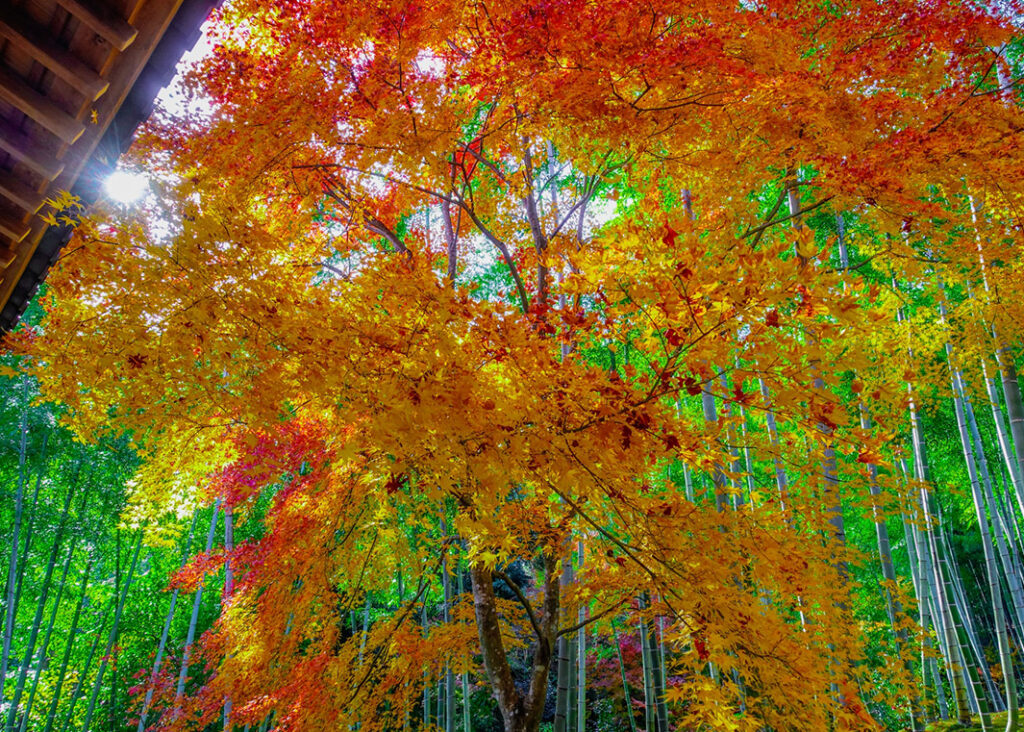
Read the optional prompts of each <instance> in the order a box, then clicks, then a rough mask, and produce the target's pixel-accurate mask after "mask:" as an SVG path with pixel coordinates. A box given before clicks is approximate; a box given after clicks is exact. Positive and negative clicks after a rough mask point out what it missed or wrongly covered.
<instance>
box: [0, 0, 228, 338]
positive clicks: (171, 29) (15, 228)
mask: <svg viewBox="0 0 1024 732" xmlns="http://www.w3.org/2000/svg"><path fill="white" fill-rule="evenodd" d="M217 2H218V0H0V330H7V329H10V328H12V327H13V326H14V325H15V323H16V322H17V320H18V318H20V316H21V313H22V312H23V311H24V308H25V306H26V305H27V304H28V302H29V300H30V299H31V297H32V295H33V294H34V293H35V291H36V289H37V288H38V286H39V282H40V281H41V280H42V278H43V277H45V274H46V271H47V270H48V269H49V266H50V264H52V262H53V260H54V259H55V258H56V256H57V254H58V253H59V251H60V248H61V246H63V244H64V243H65V242H66V241H67V237H68V236H69V234H70V231H69V230H68V228H67V227H66V226H53V227H51V226H47V224H45V223H44V222H43V221H42V219H41V217H40V214H41V213H43V212H44V201H45V200H46V198H47V197H48V196H49V195H52V194H53V193H56V192H57V191H62V190H71V191H72V192H74V193H75V194H76V195H78V196H79V197H80V198H81V199H83V200H84V201H85V202H86V203H89V202H91V201H93V200H95V197H96V195H97V193H98V191H99V186H100V185H101V183H102V180H103V178H104V177H105V176H106V175H107V174H108V173H109V172H110V170H111V169H112V168H113V167H114V166H115V165H116V162H117V158H118V156H119V155H120V154H121V152H123V151H124V150H125V149H127V147H128V145H129V144H130V143H131V136H132V134H133V133H134V130H135V128H136V127H137V126H138V124H139V123H141V122H142V121H143V120H144V119H145V118H146V117H147V116H148V115H149V112H150V110H151V109H152V104H153V100H154V98H155V97H156V94H157V93H158V92H159V90H160V89H161V88H162V87H163V86H165V85H166V84H167V83H168V81H170V79H171V77H172V75H173V73H174V68H175V65H176V64H177V62H178V60H179V59H180V58H181V55H182V54H183V53H184V52H185V51H187V50H188V49H189V48H191V47H192V46H193V45H194V43H195V41H196V40H197V39H198V37H199V28H200V25H201V24H202V22H203V21H204V20H205V19H206V17H207V15H208V14H209V12H210V10H211V9H212V8H213V7H214V6H215V5H216V4H217Z"/></svg>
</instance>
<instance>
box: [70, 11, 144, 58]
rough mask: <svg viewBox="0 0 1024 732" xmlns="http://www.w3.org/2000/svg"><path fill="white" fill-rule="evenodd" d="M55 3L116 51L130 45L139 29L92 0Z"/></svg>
mask: <svg viewBox="0 0 1024 732" xmlns="http://www.w3.org/2000/svg"><path fill="white" fill-rule="evenodd" d="M57 3H58V4H59V5H60V6H61V7H62V8H64V9H65V10H67V11H68V12H69V13H71V14H72V15H73V16H75V17H76V18H78V19H79V20H80V21H82V23H84V24H85V25H87V26H89V27H90V28H92V29H93V30H94V31H96V35H98V36H100V37H101V38H104V39H106V40H107V41H108V42H109V43H110V45H111V46H113V47H114V48H116V49H117V50H118V51H123V50H124V49H126V48H128V46H130V45H132V41H134V40H135V37H136V36H137V35H138V34H139V31H138V30H137V29H135V28H133V27H132V26H130V25H129V24H128V22H127V21H125V19H124V18H120V17H118V16H117V15H115V14H114V13H113V12H111V10H110V8H108V7H106V6H105V5H101V4H99V3H96V2H94V1H92V0H57Z"/></svg>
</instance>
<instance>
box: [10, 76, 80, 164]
mask: <svg viewBox="0 0 1024 732" xmlns="http://www.w3.org/2000/svg"><path fill="white" fill-rule="evenodd" d="M0 99H2V100H4V101H5V102H7V103H8V104H11V105H13V106H15V107H17V108H18V109H20V110H21V111H22V112H24V113H25V114H26V115H28V116H29V117H31V118H32V119H34V120H35V121H36V122H38V123H39V124H40V125H42V126H43V127H45V128H46V129H47V130H49V131H50V132H52V133H53V134H55V135H56V136H57V137H59V138H60V139H61V140H62V141H63V142H66V143H67V144H69V145H70V144H72V143H74V141H75V140H77V139H78V138H79V137H81V136H82V133H83V132H85V125H84V124H82V123H81V122H79V121H78V120H77V119H75V118H74V117H72V116H71V115H70V114H68V113H67V112H65V111H64V110H63V109H60V108H59V107H58V106H57V105H56V104H54V103H53V102H51V101H50V100H49V99H47V98H46V97H44V96H43V95H42V94H40V93H39V92H37V91H36V90H35V89H33V88H32V87H30V86H29V85H28V84H26V83H25V82H24V81H22V80H21V79H19V78H18V77H17V76H15V75H14V74H12V73H11V72H10V71H8V70H7V69H5V68H0Z"/></svg>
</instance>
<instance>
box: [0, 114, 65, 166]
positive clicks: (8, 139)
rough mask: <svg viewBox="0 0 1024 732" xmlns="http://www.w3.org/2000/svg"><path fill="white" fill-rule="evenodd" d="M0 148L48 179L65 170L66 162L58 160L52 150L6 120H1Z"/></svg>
mask: <svg viewBox="0 0 1024 732" xmlns="http://www.w3.org/2000/svg"><path fill="white" fill-rule="evenodd" d="M0 150H3V151H4V152H5V153H7V154H8V155H10V156H11V157H12V158H14V159H15V160H17V161H18V162H20V163H23V164H24V165H26V166H27V167H29V168H31V169H32V171H33V172H34V173H38V174H39V175H40V176H42V177H43V178H45V179H46V180H48V181H52V180H53V179H54V178H56V177H57V176H58V175H60V174H61V171H63V170H64V163H62V162H61V161H60V160H57V158H55V157H54V156H53V153H52V152H51V151H50V150H47V149H46V148H45V147H43V146H42V145H40V144H39V143H38V142H37V141H36V140H33V139H32V138H31V137H29V136H28V135H26V134H25V133H24V132H22V131H21V130H19V129H17V128H15V127H13V126H11V125H10V124H8V123H6V122H0Z"/></svg>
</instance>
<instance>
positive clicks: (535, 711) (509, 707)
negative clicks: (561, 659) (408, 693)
mask: <svg viewBox="0 0 1024 732" xmlns="http://www.w3.org/2000/svg"><path fill="white" fill-rule="evenodd" d="M557 570H558V559H557V558H555V557H554V555H552V554H549V553H545V554H544V594H543V609H542V611H541V612H540V613H538V614H535V620H536V622H537V626H538V627H537V642H536V643H535V644H534V650H533V658H532V667H531V670H530V683H529V687H528V690H527V692H526V695H525V696H524V695H522V694H520V692H519V691H518V689H516V685H515V682H514V680H513V678H512V668H511V666H510V665H509V661H508V656H507V654H506V652H505V644H504V641H503V640H502V638H501V625H500V620H499V618H498V610H497V603H496V601H495V596H494V584H493V582H494V577H493V572H492V570H490V569H488V568H487V567H485V566H484V565H482V564H476V565H473V566H472V567H471V568H470V579H471V581H472V586H473V607H474V611H475V613H476V625H477V633H478V635H479V638H480V649H481V652H482V656H483V662H484V669H485V670H486V672H487V678H488V680H489V681H490V683H491V689H492V692H493V694H494V699H495V701H496V702H497V704H498V710H499V711H500V713H501V718H502V722H503V724H504V730H505V732H537V730H538V728H539V727H540V719H541V715H542V714H543V712H544V698H545V696H546V692H547V681H548V674H549V672H550V668H551V660H552V656H553V652H554V647H555V640H556V637H557V632H558V617H559V615H558V605H559V599H560V594H559V578H558V575H557Z"/></svg>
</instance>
